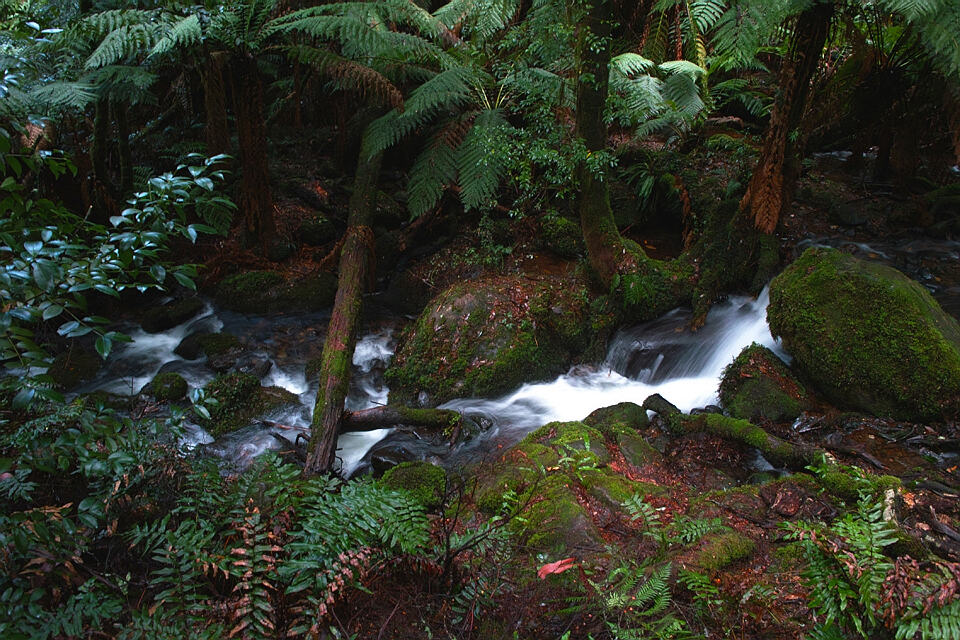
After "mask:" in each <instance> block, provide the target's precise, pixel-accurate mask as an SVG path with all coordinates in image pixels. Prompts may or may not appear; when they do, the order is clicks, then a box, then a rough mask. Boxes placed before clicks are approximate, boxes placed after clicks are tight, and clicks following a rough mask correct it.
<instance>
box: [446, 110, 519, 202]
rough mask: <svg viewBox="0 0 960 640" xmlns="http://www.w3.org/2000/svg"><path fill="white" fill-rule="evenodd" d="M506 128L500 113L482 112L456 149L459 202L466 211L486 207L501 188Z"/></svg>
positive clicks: (504, 165)
mask: <svg viewBox="0 0 960 640" xmlns="http://www.w3.org/2000/svg"><path fill="white" fill-rule="evenodd" d="M508 126H509V125H508V124H507V121H506V119H505V118H504V117H503V114H501V113H500V110H499V109H487V110H485V111H481V112H480V114H479V115H477V118H476V120H474V123H473V128H472V129H470V132H469V133H468V134H467V136H466V138H464V140H463V143H462V144H461V145H460V147H459V148H458V149H457V154H456V155H457V173H458V176H459V177H458V183H459V185H460V200H461V201H462V202H463V206H464V207H466V209H467V210H470V209H476V208H479V207H482V206H484V205H486V204H488V203H489V202H490V201H491V200H492V199H493V197H494V195H495V194H496V191H497V188H498V187H499V186H500V179H501V177H502V176H503V173H504V171H505V169H506V162H505V159H504V155H505V154H506V130H507V127H508Z"/></svg>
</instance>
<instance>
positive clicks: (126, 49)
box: [84, 24, 159, 69]
mask: <svg viewBox="0 0 960 640" xmlns="http://www.w3.org/2000/svg"><path fill="white" fill-rule="evenodd" d="M158 36H159V33H158V30H157V27H156V25H145V24H131V25H124V26H121V27H118V28H117V29H114V30H113V31H111V32H110V33H108V34H107V35H106V37H105V38H104V39H103V40H102V41H101V42H100V44H99V45H97V48H96V49H94V50H93V53H91V54H90V57H88V58H87V61H86V62H85V63H84V67H85V68H87V69H98V68H100V67H105V66H107V65H111V64H117V63H118V62H123V61H125V60H129V59H131V58H133V57H134V56H135V55H136V54H138V53H140V52H143V51H148V50H150V49H152V48H153V45H154V43H155V42H156V40H157V39H158Z"/></svg>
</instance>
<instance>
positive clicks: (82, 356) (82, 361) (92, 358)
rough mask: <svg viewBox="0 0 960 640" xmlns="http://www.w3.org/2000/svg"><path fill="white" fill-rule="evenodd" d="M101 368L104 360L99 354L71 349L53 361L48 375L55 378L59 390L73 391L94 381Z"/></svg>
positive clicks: (54, 381)
mask: <svg viewBox="0 0 960 640" xmlns="http://www.w3.org/2000/svg"><path fill="white" fill-rule="evenodd" d="M101 366H103V359H102V358H100V356H98V355H97V354H95V353H91V352H89V351H85V350H83V349H71V350H70V351H67V352H66V353H61V354H60V355H58V356H57V357H56V358H54V359H53V363H52V364H51V365H50V368H49V369H47V375H49V376H50V377H51V378H53V383H54V384H55V385H56V386H57V388H59V389H73V388H74V387H76V386H77V385H79V384H80V383H82V382H87V381H88V380H92V379H93V378H94V376H96V375H97V372H98V371H100V367H101Z"/></svg>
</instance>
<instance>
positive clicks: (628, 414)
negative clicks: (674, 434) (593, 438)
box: [583, 402, 649, 432]
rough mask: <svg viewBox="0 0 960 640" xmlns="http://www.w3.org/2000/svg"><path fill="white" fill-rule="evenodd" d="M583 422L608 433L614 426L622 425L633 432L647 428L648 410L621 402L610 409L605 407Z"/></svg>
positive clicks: (630, 403)
mask: <svg viewBox="0 0 960 640" xmlns="http://www.w3.org/2000/svg"><path fill="white" fill-rule="evenodd" d="M583 422H584V423H585V424H587V425H588V426H591V427H596V428H597V429H599V430H600V431H604V432H606V431H608V430H609V429H610V427H611V426H612V425H614V424H622V425H623V426H624V427H626V428H628V429H632V430H639V429H643V428H645V427H646V426H647V423H648V422H649V419H648V418H647V410H646V409H644V408H643V407H641V406H640V405H638V404H634V403H633V402H621V403H620V404H615V405H613V406H610V407H603V408H601V409H597V410H596V411H594V412H592V413H591V414H590V415H588V416H587V417H586V418H584V419H583Z"/></svg>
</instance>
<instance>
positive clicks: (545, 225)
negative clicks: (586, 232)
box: [540, 215, 584, 260]
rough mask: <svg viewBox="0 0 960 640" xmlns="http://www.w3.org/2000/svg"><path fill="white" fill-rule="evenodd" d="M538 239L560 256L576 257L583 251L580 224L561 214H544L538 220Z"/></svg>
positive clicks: (571, 258) (570, 258)
mask: <svg viewBox="0 0 960 640" xmlns="http://www.w3.org/2000/svg"><path fill="white" fill-rule="evenodd" d="M540 239H541V241H542V242H543V246H544V247H546V248H547V249H549V250H550V251H552V252H553V253H555V254H557V255H558V256H560V257H561V258H567V259H569V260H573V259H576V258H577V257H578V256H580V255H582V254H583V252H584V246H583V232H582V231H580V225H578V224H577V223H576V222H574V221H572V220H570V219H569V218H564V217H562V216H557V215H550V216H544V217H543V218H542V219H541V220H540Z"/></svg>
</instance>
